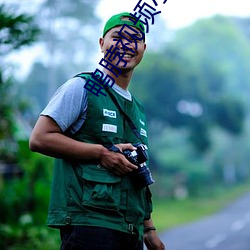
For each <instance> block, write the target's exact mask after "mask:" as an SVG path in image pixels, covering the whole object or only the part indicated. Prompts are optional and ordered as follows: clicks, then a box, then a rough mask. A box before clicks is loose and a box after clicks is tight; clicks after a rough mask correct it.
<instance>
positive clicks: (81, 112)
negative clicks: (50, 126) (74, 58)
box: [41, 77, 132, 134]
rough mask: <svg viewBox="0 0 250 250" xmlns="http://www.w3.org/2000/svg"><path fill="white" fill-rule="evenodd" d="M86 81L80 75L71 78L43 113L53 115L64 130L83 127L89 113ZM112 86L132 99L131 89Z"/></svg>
mask: <svg viewBox="0 0 250 250" xmlns="http://www.w3.org/2000/svg"><path fill="white" fill-rule="evenodd" d="M85 83H86V82H85V80H84V79H82V78H80V77H74V78H72V79H69V80H68V81H67V82H66V83H64V84H63V85H62V86H61V87H59V88H58V89H57V91H56V92H55V94H54V95H53V96H52V98H51V100H50V102H49V103H48V105H47V106H46V107H45V109H44V110H43V111H42V112H41V115H44V116H49V117H51V118H52V119H53V120H54V121H55V122H56V123H57V124H58V126H59V127H60V128H61V130H62V131H63V132H64V131H66V130H69V131H70V132H71V133H73V134H74V133H76V132H77V131H78V130H79V129H80V128H81V127H82V125H83V123H84V121H85V119H86V114H87V108H88V95H87V91H88V90H86V89H85V88H84V85H85ZM112 88H113V89H114V90H115V91H116V92H117V93H118V94H120V95H121V96H123V97H124V98H126V99H128V100H130V101H131V100H132V97H131V94H130V92H129V91H127V90H124V89H122V88H121V87H119V86H118V85H116V84H114V85H113V87H112ZM90 94H92V93H90ZM96 98H98V96H97V97H96Z"/></svg>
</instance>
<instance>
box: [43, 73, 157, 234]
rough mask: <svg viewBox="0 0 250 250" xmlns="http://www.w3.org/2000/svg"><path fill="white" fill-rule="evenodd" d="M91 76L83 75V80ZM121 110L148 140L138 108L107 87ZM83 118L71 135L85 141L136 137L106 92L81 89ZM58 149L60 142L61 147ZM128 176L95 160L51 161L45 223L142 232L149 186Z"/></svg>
mask: <svg viewBox="0 0 250 250" xmlns="http://www.w3.org/2000/svg"><path fill="white" fill-rule="evenodd" d="M90 76H91V75H89V74H83V75H82V77H84V78H85V79H88V78H89V77H90ZM109 90H110V91H112V93H113V94H114V96H115V97H116V99H117V100H118V102H119V104H120V106H121V107H122V109H123V110H124V111H125V112H126V113H127V115H128V116H129V117H130V118H131V119H132V121H133V122H134V124H135V126H136V127H137V129H138V130H139V132H140V134H141V138H142V139H143V142H144V144H146V145H147V144H148V140H147V127H146V118H145V114H144V110H143V108H142V106H141V104H140V103H139V102H138V101H137V100H136V99H135V98H133V100H132V101H128V100H126V99H125V98H123V97H122V96H120V95H119V94H117V93H116V92H115V91H114V90H113V89H112V88H110V89H109ZM87 94H88V108H87V117H86V120H85V122H84V124H83V126H82V127H81V128H80V130H79V131H78V132H77V133H76V134H74V135H72V134H70V135H69V134H67V133H66V134H67V135H68V136H70V137H71V138H73V139H75V140H78V141H83V142H87V143H96V144H107V143H113V144H117V143H132V144H134V143H137V142H139V141H138V139H137V138H136V136H135V135H134V134H133V132H132V131H131V129H130V127H129V126H128V124H127V122H126V121H125V120H124V119H123V118H122V117H121V114H120V113H119V111H118V108H117V107H116V106H115V104H114V102H113V101H112V100H111V98H110V97H109V95H108V94H107V93H106V94H107V96H103V95H99V97H97V96H95V95H94V94H92V93H90V92H89V91H87ZM62 147H63V145H62ZM133 182H134V180H132V178H130V176H129V175H124V176H117V175H115V174H113V173H112V172H110V171H109V170H107V169H106V168H104V167H103V166H101V165H100V164H99V163H98V162H93V161H85V162H75V161H69V160H63V159H56V162H55V167H54V174H53V182H52V191H51V199H50V206H49V214H48V225H49V226H52V227H60V226H65V225H85V226H100V227H106V228H111V229H115V230H119V231H123V232H127V233H138V232H139V235H140V238H142V236H143V227H144V226H143V223H144V220H145V219H149V218H150V213H151V212H152V203H151V194H150V191H149V188H142V189H138V188H136V185H134V183H133Z"/></svg>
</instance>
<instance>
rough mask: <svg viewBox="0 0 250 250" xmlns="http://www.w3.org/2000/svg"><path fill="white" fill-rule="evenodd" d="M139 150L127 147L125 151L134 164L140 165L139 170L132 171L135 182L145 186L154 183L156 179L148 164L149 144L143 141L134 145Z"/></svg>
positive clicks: (140, 186) (139, 185)
mask: <svg viewBox="0 0 250 250" xmlns="http://www.w3.org/2000/svg"><path fill="white" fill-rule="evenodd" d="M133 146H134V147H136V148H137V150H134V151H131V150H129V149H126V150H124V151H123V154H124V155H125V157H126V158H127V159H128V160H129V161H130V162H131V163H132V164H134V165H136V166H138V169H137V170H134V171H132V172H131V176H132V178H133V181H134V183H135V184H136V185H137V186H138V187H139V188H143V187H146V186H149V185H151V184H153V183H154V182H155V181H154V180H153V178H152V175H151V172H150V170H149V168H148V167H147V165H146V161H147V160H148V152H147V149H148V148H147V146H146V145H144V144H141V143H137V144H134V145H133Z"/></svg>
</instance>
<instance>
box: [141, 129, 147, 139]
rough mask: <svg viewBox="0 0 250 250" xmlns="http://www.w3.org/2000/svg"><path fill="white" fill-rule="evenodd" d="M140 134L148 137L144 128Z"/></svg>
mask: <svg viewBox="0 0 250 250" xmlns="http://www.w3.org/2000/svg"><path fill="white" fill-rule="evenodd" d="M140 134H141V135H143V136H145V137H148V136H147V131H146V130H145V129H143V128H141V131H140Z"/></svg>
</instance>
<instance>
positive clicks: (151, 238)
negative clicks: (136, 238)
mask: <svg viewBox="0 0 250 250" xmlns="http://www.w3.org/2000/svg"><path fill="white" fill-rule="evenodd" d="M144 243H145V245H146V247H147V249H148V250H164V249H165V246H164V244H163V243H162V241H161V240H160V238H159V237H158V235H157V233H156V231H155V230H150V231H148V232H146V233H145V234H144Z"/></svg>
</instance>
